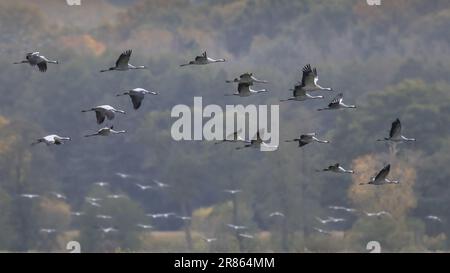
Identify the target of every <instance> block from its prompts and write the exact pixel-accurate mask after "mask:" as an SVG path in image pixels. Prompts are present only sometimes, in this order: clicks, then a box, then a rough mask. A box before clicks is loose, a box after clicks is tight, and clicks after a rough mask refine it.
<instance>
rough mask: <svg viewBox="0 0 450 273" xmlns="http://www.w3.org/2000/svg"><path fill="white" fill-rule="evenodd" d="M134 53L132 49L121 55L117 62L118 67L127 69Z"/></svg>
mask: <svg viewBox="0 0 450 273" xmlns="http://www.w3.org/2000/svg"><path fill="white" fill-rule="evenodd" d="M132 52H133V51H132V50H131V49H129V50H127V51H125V52H123V53H122V54H120V57H119V58H118V59H117V61H116V67H126V66H128V62H129V61H130V57H131V53H132Z"/></svg>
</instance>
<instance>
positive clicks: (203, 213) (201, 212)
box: [192, 207, 214, 219]
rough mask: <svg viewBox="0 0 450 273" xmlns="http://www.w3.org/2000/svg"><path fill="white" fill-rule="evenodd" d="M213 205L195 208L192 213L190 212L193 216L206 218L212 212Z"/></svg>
mask: <svg viewBox="0 0 450 273" xmlns="http://www.w3.org/2000/svg"><path fill="white" fill-rule="evenodd" d="M213 210H214V207H206V208H199V209H197V210H195V211H194V213H192V215H193V216H194V217H195V218H200V219H204V218H208V217H209V216H210V215H211V213H212V212H213Z"/></svg>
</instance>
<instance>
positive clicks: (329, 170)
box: [318, 163, 355, 174]
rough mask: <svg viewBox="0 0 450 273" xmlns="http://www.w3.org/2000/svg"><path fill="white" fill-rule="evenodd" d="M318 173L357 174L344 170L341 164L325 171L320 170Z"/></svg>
mask: <svg viewBox="0 0 450 273" xmlns="http://www.w3.org/2000/svg"><path fill="white" fill-rule="evenodd" d="M318 172H334V173H351V174H353V173H355V172H354V171H353V170H346V169H344V168H343V167H342V166H341V165H340V164H339V163H336V164H334V165H331V166H328V167H327V168H325V169H323V170H318Z"/></svg>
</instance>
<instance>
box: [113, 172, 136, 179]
mask: <svg viewBox="0 0 450 273" xmlns="http://www.w3.org/2000/svg"><path fill="white" fill-rule="evenodd" d="M116 175H117V176H119V177H120V178H122V179H128V178H131V177H133V176H132V175H131V174H126V173H119V172H117V173H116Z"/></svg>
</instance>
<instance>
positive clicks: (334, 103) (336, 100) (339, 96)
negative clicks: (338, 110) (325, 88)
mask: <svg viewBox="0 0 450 273" xmlns="http://www.w3.org/2000/svg"><path fill="white" fill-rule="evenodd" d="M343 98H344V94H343V93H339V94H338V95H337V96H336V97H335V98H334V99H333V100H332V101H331V102H330V104H328V106H329V107H331V106H333V105H336V104H339V103H340V102H341V101H342V99H343Z"/></svg>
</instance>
